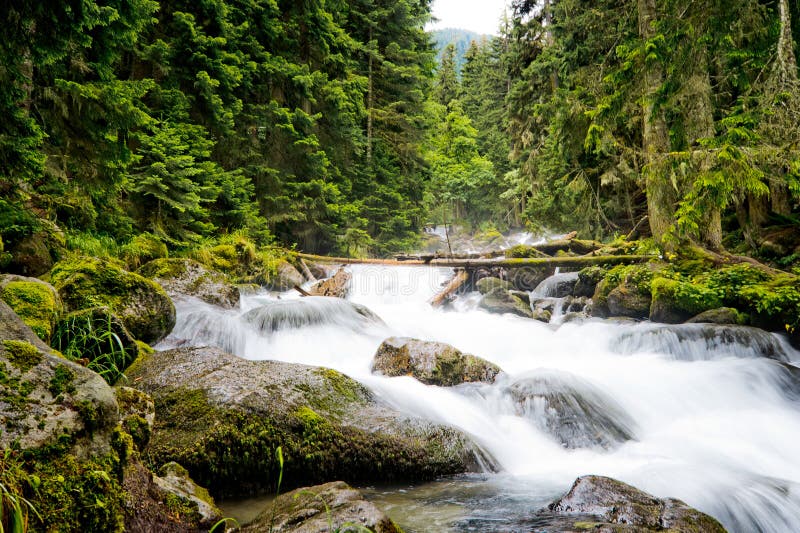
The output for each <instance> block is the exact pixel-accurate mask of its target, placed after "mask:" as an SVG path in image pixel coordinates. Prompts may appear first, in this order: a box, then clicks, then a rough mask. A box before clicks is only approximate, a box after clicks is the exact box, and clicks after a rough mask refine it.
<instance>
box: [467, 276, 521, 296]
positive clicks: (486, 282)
mask: <svg viewBox="0 0 800 533" xmlns="http://www.w3.org/2000/svg"><path fill="white" fill-rule="evenodd" d="M475 288H476V289H478V292H480V293H481V294H489V293H490V292H492V291H493V290H494V289H497V288H501V289H505V290H506V291H510V290H511V289H513V288H514V286H513V284H512V283H511V282H510V281H505V280H502V279H500V278H492V277H489V278H482V279H479V280H478V281H477V282H476V283H475Z"/></svg>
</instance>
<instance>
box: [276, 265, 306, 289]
mask: <svg viewBox="0 0 800 533" xmlns="http://www.w3.org/2000/svg"><path fill="white" fill-rule="evenodd" d="M305 281H306V279H305V278H304V277H303V275H302V274H301V273H300V271H299V270H297V268H295V266H294V265H292V264H291V263H290V262H289V261H286V260H285V259H281V260H279V261H278V263H277V264H276V265H275V275H274V276H271V277H270V278H269V279H268V281H267V286H268V287H269V288H270V289H272V290H275V291H288V290H290V289H292V288H293V287H294V286H295V285H302V284H303V283H304V282H305Z"/></svg>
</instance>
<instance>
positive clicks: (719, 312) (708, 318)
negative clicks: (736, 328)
mask: <svg viewBox="0 0 800 533" xmlns="http://www.w3.org/2000/svg"><path fill="white" fill-rule="evenodd" d="M686 323H687V324H733V325H740V326H741V325H743V324H745V323H747V316H746V315H744V314H743V313H740V312H739V311H737V310H736V309H734V308H732V307H719V308H717V309H709V310H708V311H703V312H702V313H699V314H697V315H695V316H693V317H692V318H690V319H689V320H687V321H686Z"/></svg>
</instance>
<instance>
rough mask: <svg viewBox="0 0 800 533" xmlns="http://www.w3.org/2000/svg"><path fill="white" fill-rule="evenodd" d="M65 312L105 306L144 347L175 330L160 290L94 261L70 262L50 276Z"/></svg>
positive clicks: (167, 301) (166, 299)
mask: <svg viewBox="0 0 800 533" xmlns="http://www.w3.org/2000/svg"><path fill="white" fill-rule="evenodd" d="M50 281H51V283H52V284H53V286H54V287H55V288H56V289H57V290H58V293H59V295H61V299H62V300H63V302H64V305H65V306H66V308H67V310H68V311H79V310H82V309H90V308H93V307H102V306H107V307H109V308H110V309H111V311H112V312H113V313H114V314H115V315H116V316H118V317H119V318H120V319H121V320H122V322H123V323H124V324H125V327H127V328H128V330H129V331H130V332H131V333H132V334H133V335H134V337H136V338H137V339H140V340H142V341H144V342H147V343H156V342H158V341H159V340H161V339H163V338H164V337H166V336H167V335H168V334H169V332H170V331H172V328H173V327H174V326H175V306H174V305H173V304H172V300H170V298H169V296H168V295H167V293H166V292H165V291H164V289H162V288H161V286H160V285H159V284H158V283H156V282H154V281H152V280H149V279H147V278H145V277H143V276H140V275H138V274H134V273H131V272H128V271H126V270H123V269H122V268H120V267H119V266H117V265H115V264H113V263H111V262H108V261H103V260H101V259H96V258H73V259H71V260H68V261H63V262H61V263H58V264H57V265H56V266H55V267H54V268H53V270H52V271H51V272H50Z"/></svg>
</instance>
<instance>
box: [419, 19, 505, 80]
mask: <svg viewBox="0 0 800 533" xmlns="http://www.w3.org/2000/svg"><path fill="white" fill-rule="evenodd" d="M431 34H432V35H433V40H434V42H435V43H436V59H437V61H438V60H440V59H441V57H442V50H444V48H445V46H447V45H448V44H450V43H453V44H454V45H455V46H456V67H457V68H458V71H459V72H461V65H463V64H464V54H466V52H467V48H469V43H470V42H471V41H473V40H481V39H491V38H492V36H491V35H481V34H479V33H475V32H474V31H469V30H462V29H459V28H444V29H441V30H434V31H432V32H431Z"/></svg>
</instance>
